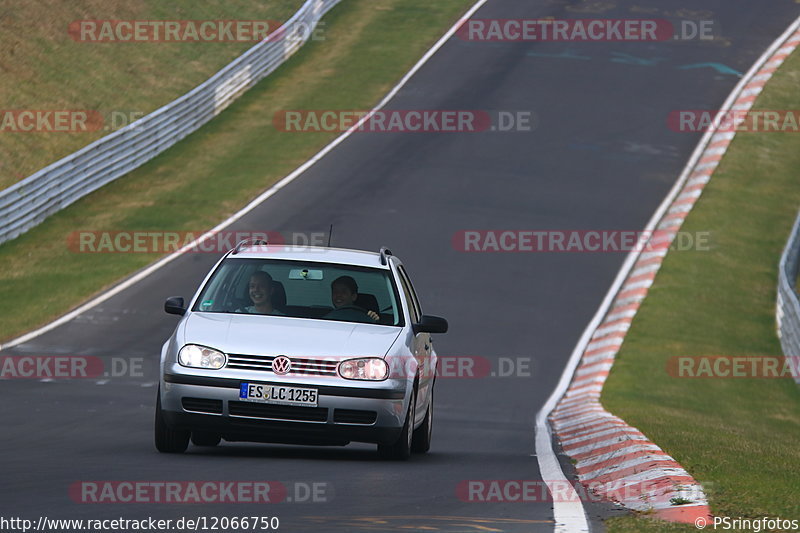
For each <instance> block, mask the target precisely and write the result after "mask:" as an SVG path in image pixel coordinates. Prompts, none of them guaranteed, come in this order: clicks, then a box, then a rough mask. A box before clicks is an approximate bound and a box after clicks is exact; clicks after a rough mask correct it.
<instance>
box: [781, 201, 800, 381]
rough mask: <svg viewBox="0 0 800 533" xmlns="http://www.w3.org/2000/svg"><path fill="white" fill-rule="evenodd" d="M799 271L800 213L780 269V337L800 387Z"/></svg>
mask: <svg viewBox="0 0 800 533" xmlns="http://www.w3.org/2000/svg"><path fill="white" fill-rule="evenodd" d="M799 269H800V214H798V216H797V220H795V222H794V227H793V228H792V233H791V235H790V236H789V241H788V242H787V243H786V248H784V250H783V255H781V262H780V265H779V267H778V304H777V307H776V318H777V320H778V337H779V338H780V340H781V348H782V350H783V354H784V355H785V356H787V357H791V358H792V361H790V365H789V366H790V367H791V368H793V369H794V371H795V374H794V380H795V381H796V382H797V383H798V384H800V372H798V370H800V369H799V368H797V358H798V357H800V299H798V295H797V287H796V281H797V274H798V270H799Z"/></svg>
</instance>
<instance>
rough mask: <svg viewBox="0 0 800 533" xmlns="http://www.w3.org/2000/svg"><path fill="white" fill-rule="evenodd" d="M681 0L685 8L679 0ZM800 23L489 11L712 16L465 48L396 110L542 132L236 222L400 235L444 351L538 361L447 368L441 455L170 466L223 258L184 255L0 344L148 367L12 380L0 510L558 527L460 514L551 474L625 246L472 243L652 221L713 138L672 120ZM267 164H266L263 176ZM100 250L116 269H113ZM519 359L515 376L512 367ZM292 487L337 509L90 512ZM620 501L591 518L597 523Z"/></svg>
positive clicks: (430, 154)
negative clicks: (136, 493)
mask: <svg viewBox="0 0 800 533" xmlns="http://www.w3.org/2000/svg"><path fill="white" fill-rule="evenodd" d="M664 4H670V6H669V7H664ZM799 13H800V4H797V3H796V2H794V1H792V0H770V1H769V2H766V1H763V0H762V1H759V2H755V1H752V0H749V1H746V0H715V1H711V0H692V1H691V2H689V1H685V2H682V1H679V0H674V1H671V2H668V3H667V2H658V1H653V0H638V1H633V0H617V1H609V2H589V1H585V2H579V1H571V0H564V1H511V0H495V1H490V2H489V3H488V4H487V5H486V6H484V7H483V8H482V9H481V10H480V11H479V12H478V14H477V15H476V16H477V17H478V18H502V19H511V18H541V17H546V16H552V17H555V18H561V17H571V18H575V17H602V18H612V19H613V18H645V17H653V18H667V19H669V20H672V21H677V20H679V19H681V18H689V19H694V20H701V19H702V20H712V21H713V27H714V32H715V36H716V37H717V38H716V39H714V40H711V41H699V40H694V41H691V42H674V41H666V42H656V43H624V42H600V43H532V42H519V43H485V42H484V43H481V42H467V41H464V40H461V39H458V38H453V39H451V41H450V42H448V43H447V44H446V45H445V46H444V47H443V48H442V49H441V50H440V51H439V52H438V53H437V54H436V55H435V56H434V57H433V58H432V59H431V60H430V61H429V62H428V63H427V64H426V65H425V66H424V67H423V68H422V70H421V71H420V72H419V73H418V74H417V75H416V76H415V77H414V78H413V79H412V80H411V81H410V83H409V84H408V85H407V86H406V87H405V88H404V89H403V90H402V91H401V92H400V93H399V94H398V96H397V97H396V98H395V99H394V100H393V101H392V102H391V104H390V106H389V107H390V108H392V109H461V110H487V111H489V112H490V113H492V114H495V113H496V112H498V111H513V112H517V111H531V112H532V114H533V116H534V117H535V121H534V124H535V127H534V128H533V130H532V131H511V132H499V131H485V132H482V133H439V134H437V133H358V134H355V135H353V136H352V137H350V138H349V139H348V140H346V141H345V142H344V143H342V144H341V145H340V146H339V147H338V148H337V149H335V150H334V151H333V152H332V153H330V154H329V155H328V156H326V157H325V158H324V159H323V160H322V161H320V162H319V163H318V164H317V165H315V166H314V167H312V168H311V169H310V170H309V171H307V172H306V173H305V174H304V175H303V176H302V177H300V178H299V179H297V180H295V181H294V182H292V183H291V184H290V185H289V186H287V187H286V188H284V189H283V190H281V191H280V192H279V193H277V194H276V195H275V196H273V197H272V198H270V199H269V200H268V201H267V202H265V203H264V204H263V205H261V206H260V207H259V208H257V209H256V210H254V211H253V212H251V213H250V214H248V215H247V216H245V217H244V218H243V219H241V220H240V221H238V222H237V223H236V224H235V225H234V226H233V227H232V228H231V229H234V230H274V231H284V232H293V231H298V232H318V231H327V228H328V227H329V225H330V224H333V225H334V235H333V244H334V245H335V246H338V247H346V248H361V249H367V250H378V248H379V247H380V246H382V245H386V246H389V247H390V248H391V249H392V250H393V251H394V252H395V254H396V255H398V256H399V257H400V258H401V259H402V260H403V261H404V263H405V264H406V266H407V268H408V270H409V273H410V274H411V276H412V278H413V280H414V282H415V284H416V286H417V291H418V292H419V293H420V295H421V299H422V304H423V306H424V309H425V311H426V312H427V313H431V314H437V315H442V316H445V317H446V318H448V319H449V321H450V326H451V327H450V332H449V333H448V334H447V335H444V336H439V337H438V338H437V339H436V344H437V351H438V352H439V354H440V356H449V355H470V356H481V357H485V358H488V359H490V360H492V361H493V370H495V371H501V368H500V366H499V365H500V363H499V362H498V361H499V360H500V358H506V359H505V360H506V361H508V360H514V361H522V362H523V364H527V365H529V367H530V372H528V371H527V370H525V367H523V368H521V367H519V366H517V372H514V373H512V375H511V376H506V377H501V376H494V377H492V376H486V377H483V378H474V379H458V378H452V379H442V380H440V381H439V383H438V385H437V394H436V411H435V412H436V424H435V430H434V443H433V447H432V450H431V452H430V454H429V455H426V456H421V457H420V456H417V457H414V458H413V460H412V461H411V462H409V463H403V464H399V463H387V462H382V461H380V460H379V459H378V457H377V454H376V452H375V450H374V447H372V446H367V445H356V444H354V445H350V446H348V447H346V448H313V447H291V446H278V445H274V446H273V445H255V444H253V445H250V444H240V443H224V444H223V445H221V446H220V447H218V448H216V449H212V450H201V449H198V448H190V450H189V452H188V453H187V454H185V455H182V456H169V455H160V454H158V453H157V452H156V451H155V449H154V448H153V444H152V417H153V407H154V401H155V392H156V391H155V388H154V386H153V385H154V384H155V382H156V379H157V376H156V364H157V359H158V354H159V349H160V346H161V344H162V343H163V341H164V340H165V339H166V337H167V336H168V335H169V334H170V332H171V330H172V328H173V327H174V325H175V323H176V318H175V317H171V316H167V315H165V314H163V312H161V308H162V305H163V301H164V298H165V297H167V296H171V295H178V294H182V295H184V296H187V297H188V296H190V295H191V294H192V293H193V291H194V290H195V288H196V286H197V284H198V282H199V281H200V280H201V278H202V277H203V276H204V274H205V273H206V272H207V270H208V269H209V267H210V266H211V265H212V264H213V262H215V261H216V260H217V259H218V256H216V255H213V254H190V255H187V256H184V257H182V258H180V259H178V260H176V261H174V262H172V263H170V264H169V265H168V266H166V267H165V268H163V269H161V270H159V271H158V272H157V273H156V274H154V275H152V276H150V277H148V278H147V279H145V280H144V281H141V282H140V283H138V284H136V285H134V286H132V287H131V288H129V289H127V290H125V291H123V292H122V293H120V294H118V295H117V296H115V297H113V298H111V299H110V300H108V301H106V302H104V303H103V304H101V305H100V306H99V307H96V308H94V309H92V310H90V311H88V312H86V313H84V314H83V315H81V316H79V317H78V318H76V319H75V320H73V321H71V322H69V323H67V324H65V325H63V326H61V327H59V328H57V329H55V330H53V331H51V332H49V333H47V334H45V335H42V336H40V337H37V338H35V339H33V340H31V341H30V342H27V343H24V344H22V345H19V346H17V347H15V348H13V349H10V350H6V351H4V352H2V355H23V354H35V355H52V354H67V355H92V356H98V357H101V358H104V359H108V358H112V357H116V358H122V359H123V360H125V361H128V362H131V361H136V360H138V358H141V360H142V364H143V373H142V374H143V375H142V376H140V377H137V376H130V375H128V376H123V377H116V378H114V377H112V378H109V379H102V380H96V379H95V380H71V381H61V380H54V381H50V382H41V381H37V380H33V381H32V380H10V381H4V382H3V383H2V385H1V386H2V391H3V393H2V398H3V400H4V401H3V402H2V403H0V425H1V426H2V428H3V431H2V433H3V437H2V442H3V450H4V452H5V453H3V454H2V456H0V472H2V480H3V483H2V484H0V516H3V517H9V516H18V517H24V518H31V519H36V518H38V517H39V516H42V515H44V516H47V517H49V518H114V517H120V516H121V517H126V518H145V517H148V516H152V517H155V518H164V519H166V518H173V519H175V518H179V517H181V516H228V517H233V516H244V515H248V516H253V515H261V516H278V517H279V518H280V520H281V528H280V530H281V531H287V532H295V531H322V532H329V531H330V532H333V531H337V532H350V531H374V532H379V531H380V532H383V531H447V532H455V531H479V530H480V531H506V532H522V531H526V532H530V531H551V530H552V528H553V516H552V505H551V504H550V503H548V502H546V501H543V502H526V503H518V502H513V503H509V502H504V503H480V502H467V501H462V500H461V499H459V498H458V497H457V496H456V487H457V486H458V485H459V483H460V482H463V481H465V480H487V479H489V480H490V479H525V480H532V481H536V480H539V479H540V477H539V476H540V474H539V472H538V468H537V463H536V459H535V457H533V455H532V454H533V453H534V445H533V442H534V430H533V426H534V424H533V420H534V416H535V414H536V412H537V410H538V409H539V408H540V406H541V405H542V404H543V403H544V401H545V399H546V398H547V396H548V395H549V394H550V393H551V391H552V390H553V388H554V386H555V383H556V381H557V378H558V377H559V375H560V374H561V372H562V369H563V366H564V364H565V362H566V360H567V358H568V356H569V354H570V352H571V350H572V348H573V346H574V345H575V343H576V341H577V339H578V337H579V336H580V334H581V332H582V331H583V329H584V327H585V326H586V324H587V322H588V321H589V320H590V318H591V316H592V315H593V313H594V312H595V310H596V309H597V307H598V305H599V304H600V302H601V300H602V298H603V296H604V294H605V292H606V291H607V289H608V287H609V285H610V284H611V281H612V279H613V278H614V276H615V274H616V272H617V270H618V268H619V267H620V265H621V263H622V261H623V260H624V254H622V253H463V252H460V251H458V250H456V249H455V248H454V247H453V245H452V237H453V235H454V234H456V233H457V232H459V231H462V230H476V229H477V230H481V229H485V230H492V229H493V230H504V229H539V230H542V229H547V230H573V229H574V230H592V229H620V230H636V229H640V228H642V227H644V225H645V224H646V222H647V220H648V219H649V218H650V216H651V215H652V213H653V212H654V210H655V209H656V207H657V206H658V204H659V203H660V202H661V201H662V199H663V197H664V196H665V195H666V193H667V191H668V190H669V189H670V187H671V186H672V184H673V183H674V181H675V180H676V178H677V176H678V175H679V174H680V171H681V169H682V167H683V165H684V164H685V162H686V160H687V159H688V157H689V155H690V153H691V151H692V150H693V149H694V146H695V144H696V143H697V141H698V139H699V136H700V134H696V133H677V132H673V131H671V130H670V129H669V128H668V127H667V123H666V117H667V115H668V114H669V112H670V111H672V110H677V109H716V108H718V107H719V106H720V105H721V104H722V102H723V100H724V99H725V97H726V96H727V94H728V93H729V92H730V90H731V89H732V88H733V86H734V85H735V84H736V82H737V81H738V79H739V78H738V76H737V75H736V74H735V72H740V73H743V72H745V71H746V70H747V69H748V68H749V67H750V65H751V64H752V63H753V62H754V61H755V60H756V59H757V58H758V56H759V55H760V54H761V53H762V52H763V51H764V50H765V48H766V47H767V46H768V45H769V44H770V43H771V42H772V41H773V40H774V39H775V38H776V37H777V36H778V35H779V34H780V33H781V32H782V31H783V30H784V29H785V27H786V26H787V25H788V23H789V21H790V20H792V19H793V18H795V17H796V16H797V15H798V14H799ZM265 164H266V163H265ZM98 260H102V258H100V259H98ZM505 368H507V367H505ZM90 480H149V481H168V480H231V481H233V480H255V481H262V480H274V481H280V482H283V483H285V484H287V486H289V487H290V488H293V487H300V488H298V489H296V490H298V491H300V492H299V493H298V494H296V495H295V499H298V498H297V497H298V496H301V495H302V494H301V493H302V491H303V487H304V486H305V485H304V484H312V483H323V484H325V485H324V486H325V491H326V493H325V499H326V500H327V501H325V502H316V503H312V502H306V503H297V502H296V501H295V502H292V503H288V502H287V503H281V504H275V505H271V506H270V505H255V504H224V505H220V504H217V505H202V506H200V505H191V504H186V505H164V504H157V505H156V504H154V505H150V504H102V505H101V504H97V505H93V504H80V503H76V502H74V501H73V500H72V499H71V498H70V495H69V487H70V485H71V484H73V483H74V482H76V481H90ZM609 512H611V511H610V510H609V508H608V507H607V506H592V507H590V514H591V518H592V521H593V525H594V526H596V527H599V526H598V524H599V523H598V521H597V519H598V517H602V516H606V515H607V514H608V513H609Z"/></svg>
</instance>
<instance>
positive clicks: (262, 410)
mask: <svg viewBox="0 0 800 533" xmlns="http://www.w3.org/2000/svg"><path fill="white" fill-rule="evenodd" d="M228 412H229V413H230V414H231V416H246V417H250V418H274V419H278V420H300V421H303V422H327V420H328V409H327V408H326V407H300V406H293V405H270V404H263V403H251V402H233V401H231V402H228Z"/></svg>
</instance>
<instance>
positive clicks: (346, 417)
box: [333, 409, 378, 424]
mask: <svg viewBox="0 0 800 533" xmlns="http://www.w3.org/2000/svg"><path fill="white" fill-rule="evenodd" d="M377 419H378V413H376V412H375V411H361V410H358V409H335V410H334V411H333V421H334V422H338V423H340V424H374V423H375V421H376V420H377Z"/></svg>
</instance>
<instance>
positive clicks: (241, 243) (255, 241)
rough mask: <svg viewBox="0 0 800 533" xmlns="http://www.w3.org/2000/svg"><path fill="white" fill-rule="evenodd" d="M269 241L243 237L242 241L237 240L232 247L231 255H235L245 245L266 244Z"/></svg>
mask: <svg viewBox="0 0 800 533" xmlns="http://www.w3.org/2000/svg"><path fill="white" fill-rule="evenodd" d="M268 244H269V243H268V242H267V241H265V240H264V239H244V240H243V241H239V243H238V244H237V245H236V248H234V249H233V251H232V252H231V255H236V254H238V253H239V252H241V251H242V248H244V247H245V246H266V245H268Z"/></svg>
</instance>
